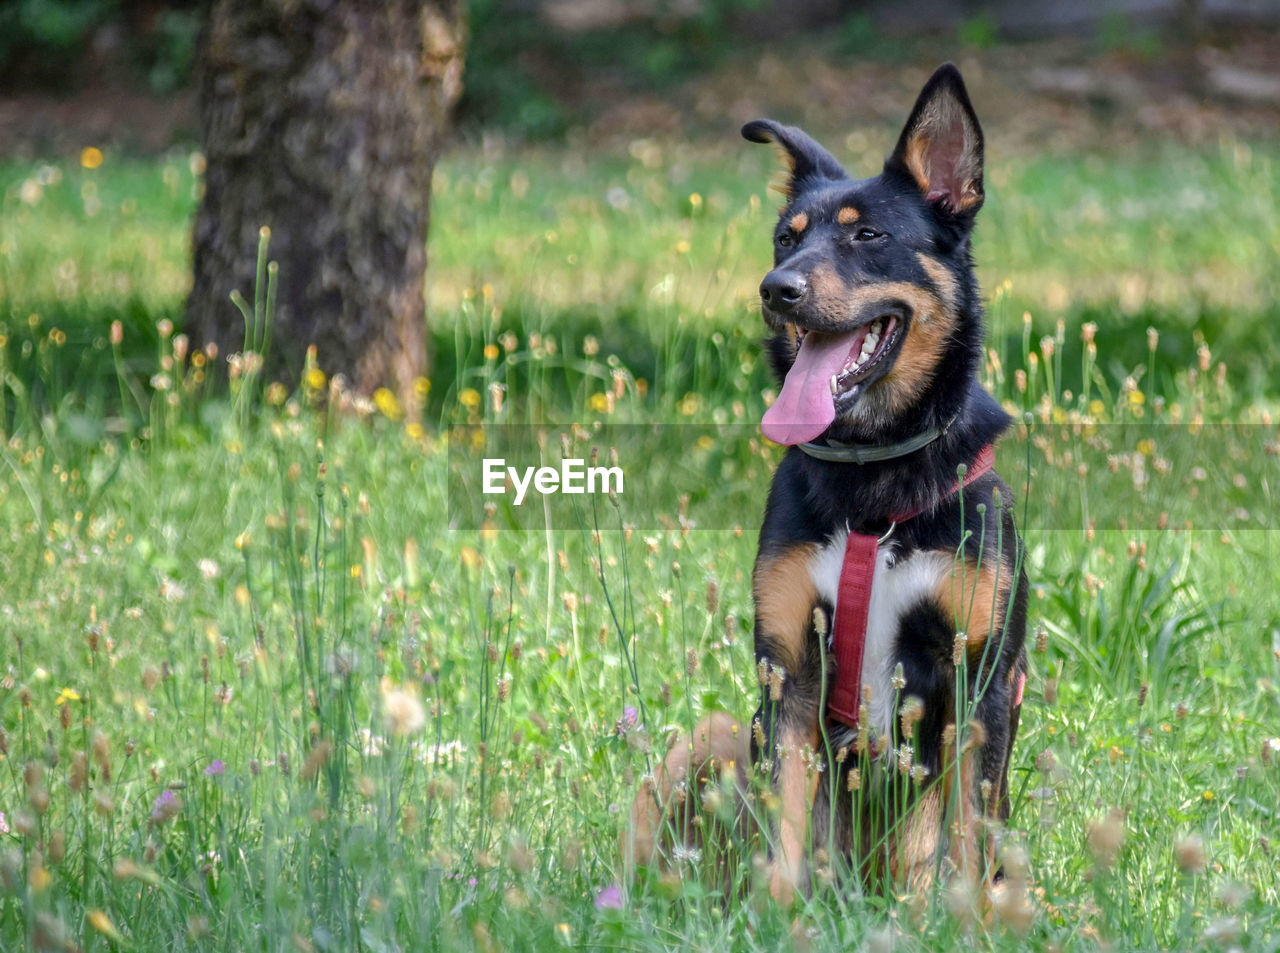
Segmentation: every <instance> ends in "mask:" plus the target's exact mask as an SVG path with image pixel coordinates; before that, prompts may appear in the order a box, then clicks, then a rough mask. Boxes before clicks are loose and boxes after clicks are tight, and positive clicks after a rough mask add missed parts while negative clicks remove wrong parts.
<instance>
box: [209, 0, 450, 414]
mask: <svg viewBox="0 0 1280 953" xmlns="http://www.w3.org/2000/svg"><path fill="white" fill-rule="evenodd" d="M464 32H465V30H464V26H463V19H462V9H461V0H212V2H211V4H210V7H209V12H208V15H207V19H206V21H205V24H204V29H203V33H202V36H201V44H200V46H201V50H200V59H199V65H198V70H199V74H198V79H199V89H200V114H201V124H202V127H203V134H204V155H205V162H206V168H205V179H204V189H205V191H204V196H203V199H202V201H201V204H200V209H199V212H198V213H197V216H196V222H195V229H194V235H193V239H192V252H193V270H194V282H193V286H192V290H191V297H190V299H189V300H188V305H187V320H188V328H189V330H190V333H191V336H192V338H193V340H195V341H202V342H210V341H211V342H214V343H216V344H217V345H218V348H219V349H220V352H221V353H222V354H223V355H229V354H231V353H235V352H239V351H242V350H243V349H244V346H245V344H244V342H245V321H244V319H243V318H242V317H241V315H240V312H239V310H238V309H237V308H236V307H235V306H234V305H233V304H232V302H231V300H230V295H231V292H232V291H233V290H235V291H239V292H240V293H241V294H242V295H243V296H244V297H245V298H246V299H248V300H249V301H252V300H253V292H254V276H255V267H256V257H257V248H258V238H259V231H260V229H261V227H263V226H266V227H268V228H269V229H270V230H271V231H270V252H269V255H270V258H271V259H272V260H274V261H276V262H278V264H279V273H278V291H277V300H276V309H275V313H274V319H273V324H272V333H271V340H272V343H271V358H272V359H271V363H270V365H269V366H268V369H267V370H268V373H269V374H271V375H272V376H273V377H275V378H277V379H284V380H290V381H292V380H296V379H297V374H298V372H299V371H300V369H301V367H302V363H303V358H304V355H305V352H306V349H307V347H308V346H309V345H311V344H314V345H315V346H316V349H317V357H318V363H319V366H320V368H321V369H322V370H324V371H325V372H326V373H328V374H330V375H332V374H336V373H341V374H343V375H345V376H346V378H347V380H348V382H349V384H350V385H351V386H353V387H354V389H356V390H357V391H359V392H362V393H369V392H371V391H372V390H373V389H374V388H377V387H381V386H386V387H389V388H391V389H392V390H393V391H395V392H398V393H399V394H400V396H401V397H402V398H404V397H407V396H408V395H409V394H410V393H411V392H412V388H413V382H414V379H415V378H417V377H419V376H421V375H424V374H425V373H426V368H427V354H426V342H427V335H426V317H425V305H424V296H423V287H424V285H423V283H424V275H425V270H426V241H427V224H428V214H429V202H430V196H431V173H432V169H433V167H434V164H435V160H436V157H437V155H438V154H439V152H440V148H441V143H442V140H443V137H444V134H445V131H446V128H447V120H448V115H449V111H450V108H451V107H452V105H453V103H454V102H455V100H456V99H457V97H458V94H459V93H460V92H461V88H462V62H463V47H464Z"/></svg>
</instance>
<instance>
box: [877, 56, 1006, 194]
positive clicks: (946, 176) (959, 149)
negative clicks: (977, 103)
mask: <svg viewBox="0 0 1280 953" xmlns="http://www.w3.org/2000/svg"><path fill="white" fill-rule="evenodd" d="M885 168H886V169H887V170H891V171H898V172H905V173H906V174H907V175H909V176H911V178H912V179H913V180H915V183H916V185H917V186H919V188H920V191H921V192H922V193H924V196H925V199H926V200H927V201H928V202H929V204H930V205H933V206H934V207H935V208H937V209H938V210H939V211H941V212H943V213H944V214H946V215H950V216H966V217H967V216H972V215H973V214H974V213H975V212H977V211H978V209H979V208H981V207H982V200H983V198H984V193H983V191H982V127H981V126H979V125H978V117H977V116H976V115H975V114H974V111H973V106H972V105H971V104H970V102H969V94H968V93H967V92H965V88H964V80H962V79H961V78H960V71H959V70H958V69H956V68H955V66H953V65H952V64H951V63H946V64H944V65H942V66H940V67H938V71H937V72H936V73H934V74H933V75H932V76H931V77H929V82H927V83H925V84H924V89H923V90H921V91H920V98H919V99H917V100H916V105H915V108H914V109H912V110H911V116H910V118H909V119H907V124H906V126H905V127H903V130H902V135H901V136H900V137H899V138H898V145H897V147H896V148H895V149H894V150H893V155H891V156H889V159H888V161H887V162H886V163H885Z"/></svg>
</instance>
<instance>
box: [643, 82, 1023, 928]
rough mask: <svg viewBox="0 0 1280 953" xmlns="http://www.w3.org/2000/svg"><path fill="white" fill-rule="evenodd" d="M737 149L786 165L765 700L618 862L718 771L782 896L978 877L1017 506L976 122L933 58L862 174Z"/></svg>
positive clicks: (761, 616)
mask: <svg viewBox="0 0 1280 953" xmlns="http://www.w3.org/2000/svg"><path fill="white" fill-rule="evenodd" d="M742 134H743V136H744V137H745V138H746V139H748V140H750V141H751V142H757V143H772V144H774V145H775V146H777V147H778V148H779V149H780V151H781V153H782V157H783V158H784V159H785V161H786V171H785V173H784V174H785V183H784V185H783V189H782V190H783V192H784V194H785V197H786V204H785V205H784V206H783V207H782V209H781V211H780V215H779V218H778V223H777V226H776V228H775V229H774V233H773V255H774V267H773V269H772V270H771V271H770V272H769V273H768V274H767V275H766V276H765V278H764V280H763V281H762V282H761V284H760V301H761V310H762V313H763V316H764V322H765V324H766V326H767V328H768V330H769V331H770V332H771V335H770V337H769V339H768V344H767V347H768V353H769V356H770V358H771V361H772V364H773V366H774V369H775V370H776V372H777V375H778V377H779V379H780V382H781V389H780V392H779V394H778V397H777V399H776V400H775V401H774V402H773V404H772V405H771V406H770V407H769V409H768V411H767V412H766V413H765V415H764V419H763V422H762V429H763V431H764V434H765V436H767V437H768V438H769V439H770V440H772V441H773V442H775V443H778V444H782V445H785V446H786V447H787V448H788V449H787V451H786V453H785V455H784V457H783V458H782V460H781V462H780V464H779V465H778V468H777V471H776V473H775V475H774V478H773V483H772V486H771V488H770V491H769V496H768V502H767V504H766V507H765V515H764V521H763V525H762V528H761V530H760V541H759V549H758V554H757V557H756V563H755V569H754V575H753V595H754V602H755V632H754V640H755V657H756V663H757V675H758V678H759V681H760V685H761V701H760V705H759V707H758V709H757V711H756V713H755V716H754V717H753V719H752V721H751V723H750V725H749V726H744V725H740V724H739V723H738V722H736V721H734V720H733V719H732V718H730V717H729V716H728V715H725V714H715V715H712V716H711V717H709V718H708V719H706V720H705V721H703V722H702V723H701V724H700V725H698V726H697V727H696V728H695V730H694V732H693V734H692V736H690V737H688V738H683V739H681V740H680V741H679V742H677V743H676V744H675V745H674V746H673V747H672V749H671V750H670V752H669V753H668V754H667V756H666V760H665V761H663V762H662V763H661V764H660V765H659V766H658V768H657V769H656V770H655V772H654V773H653V775H652V776H650V777H649V778H647V779H646V782H645V783H644V784H643V785H642V788H641V790H640V792H639V794H638V795H637V797H636V800H635V803H634V804H633V807H632V811H631V817H630V824H629V826H628V829H627V831H626V832H624V835H623V845H622V846H623V849H624V851H625V852H626V860H627V862H628V863H629V864H647V863H651V862H652V861H654V860H655V859H659V858H660V855H661V854H662V853H663V848H664V846H671V845H673V844H675V843H677V842H680V841H688V840H690V839H696V837H697V836H698V833H699V832H698V826H697V824H696V822H695V823H690V822H689V817H688V814H687V812H686V813H685V815H684V816H683V818H681V817H680V816H678V815H679V813H680V812H679V811H678V810H677V805H678V804H679V803H687V800H688V799H687V798H686V797H685V793H686V792H687V791H688V789H689V788H690V786H693V787H694V788H696V787H697V786H698V785H699V784H704V783H707V782H713V781H718V782H721V783H722V785H723V784H724V783H727V784H728V785H729V786H730V787H731V788H732V790H733V791H735V792H737V796H739V797H740V798H741V799H742V805H743V806H742V809H741V810H740V811H739V813H738V816H737V821H736V824H737V826H738V827H739V828H740V832H742V833H746V832H747V830H748V829H749V828H750V827H751V826H752V822H753V821H754V822H756V826H757V827H758V828H760V829H762V830H763V833H764V834H765V837H764V842H765V844H766V847H765V856H766V857H767V867H766V868H765V869H766V870H767V871H768V882H769V886H770V891H771V893H772V894H773V896H774V897H775V898H776V899H777V900H779V901H781V902H783V903H789V902H791V901H792V900H793V899H794V898H795V897H797V896H798V895H802V894H808V893H810V892H811V891H812V885H813V882H814V876H815V873H818V874H820V876H821V878H822V879H824V880H825V879H827V878H828V877H830V878H834V877H838V876H840V875H841V874H843V875H845V876H854V877H858V878H860V879H861V880H862V882H863V884H864V885H865V886H867V887H869V888H873V889H874V888H877V887H878V888H881V889H890V890H894V891H900V890H902V889H907V890H911V889H920V888H923V887H925V886H927V885H929V884H932V883H938V882H941V881H942V880H946V881H947V882H953V881H954V879H955V878H961V879H962V882H963V883H965V884H967V885H970V886H971V887H972V888H974V889H975V890H976V889H977V888H979V887H980V886H981V885H982V884H983V882H984V881H985V882H986V883H987V885H988V886H990V885H991V884H992V883H993V882H994V881H995V880H996V879H997V878H998V877H999V872H998V867H997V862H996V858H995V844H994V841H995V832H996V831H998V829H999V827H1000V825H1001V823H1002V822H1003V821H1005V820H1006V819H1007V818H1008V814H1009V782H1008V773H1009V761H1010V756H1011V750H1012V745H1013V740H1014V735H1015V734H1016V732H1017V728H1018V717H1019V712H1020V709H1021V703H1022V689H1023V685H1024V683H1025V679H1026V666H1027V661H1026V651H1025V647H1024V641H1025V630H1026V603H1027V579H1026V575H1025V572H1024V571H1023V566H1022V555H1023V552H1022V545H1021V541H1020V539H1019V537H1018V534H1017V531H1016V529H1015V525H1014V520H1013V515H1012V503H1013V494H1012V492H1011V491H1010V488H1009V487H1008V485H1006V484H1005V482H1004V481H1003V480H1002V479H1001V478H1000V477H999V476H998V475H997V474H996V473H995V472H994V471H993V470H992V469H991V459H992V451H991V447H992V445H993V443H994V441H995V440H996V438H997V437H998V436H999V435H1000V434H1001V433H1002V432H1003V431H1004V430H1005V429H1006V428H1007V427H1008V426H1009V424H1010V422H1011V421H1010V418H1009V416H1008V415H1007V414H1006V413H1005V412H1004V411H1003V410H1002V409H1001V407H1000V405H999V404H998V403H997V402H996V400H995V399H994V398H993V397H992V396H991V395H989V394H988V393H987V392H986V391H985V390H983V389H982V387H981V386H980V385H979V383H978V381H977V370H978V364H979V360H980V358H981V356H982V353H983V352H982V342H983V327H982V304H981V299H980V293H979V289H978V284H977V280H976V278H975V276H974V272H973V262H972V256H971V250H970V237H971V235H972V232H973V228H974V222H975V217H976V215H977V213H978V211H979V209H980V208H981V207H982V203H983V199H984V191H983V135H982V129H981V127H980V125H979V123H978V119H977V116H976V114H975V113H974V110H973V106H972V104H971V103H970V100H969V96H968V93H967V91H966V89H965V85H964V82H963V79H962V78H961V75H960V72H959V70H957V69H956V67H955V66H953V65H951V64H946V65H944V66H942V67H940V68H939V69H938V70H937V72H935V73H934V74H933V76H932V77H931V78H930V79H929V80H928V82H927V83H926V84H925V86H924V88H923V89H922V91H921V93H920V95H919V98H918V100H917V101H916V103H915V106H914V108H913V109H912V110H911V113H910V115H909V118H908V119H907V121H906V125H905V126H904V128H903V130H902V132H901V134H900V136H899V138H898V141H897V145H896V147H895V148H894V150H893V152H892V154H891V155H890V156H889V157H888V159H887V160H886V161H885V164H884V167H883V169H882V170H881V171H880V173H879V174H878V175H876V176H875V177H873V178H868V179H860V180H859V179H852V178H850V177H849V176H848V174H847V173H846V172H845V171H844V169H843V168H842V167H841V165H840V164H839V163H838V162H837V161H836V159H835V158H833V156H832V155H831V154H830V153H829V152H828V151H827V150H826V149H824V148H823V147H822V146H820V145H819V144H818V143H817V142H815V141H814V140H813V139H812V138H810V137H809V136H808V135H806V134H805V133H804V132H802V131H801V130H799V129H796V128H794V127H789V126H784V125H780V124H778V123H776V122H773V121H771V120H756V121H754V122H750V123H747V124H746V125H745V126H744V127H743V129H742ZM749 763H753V764H754V765H755V766H756V768H757V770H758V776H759V777H760V778H762V779H763V785H762V786H763V791H762V792H760V796H759V797H753V796H752V795H751V793H750V792H749V790H748V789H749V787H750V782H749V778H748V776H747V773H746V770H745V769H746V767H747V765H748V764H749ZM753 805H754V806H753Z"/></svg>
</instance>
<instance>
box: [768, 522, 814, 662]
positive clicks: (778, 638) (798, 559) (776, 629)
mask: <svg viewBox="0 0 1280 953" xmlns="http://www.w3.org/2000/svg"><path fill="white" fill-rule="evenodd" d="M816 549H817V547H815V546H814V545H812V544H810V543H805V544H803V545H800V546H793V547H792V548H791V549H788V550H785V551H784V552H781V553H778V554H776V555H769V556H765V555H763V554H762V555H761V556H760V558H759V559H757V560H756V568H755V574H754V576H753V578H752V588H753V590H754V594H755V605H756V625H757V626H758V627H759V630H760V631H761V632H763V633H765V635H766V636H767V637H768V639H769V642H770V643H771V644H770V650H771V652H772V653H773V654H772V656H771V658H770V661H772V662H775V663H776V664H778V665H781V666H782V667H783V668H784V669H785V670H786V671H787V672H795V670H796V668H797V666H799V664H800V659H801V657H802V655H803V652H804V639H805V633H806V632H807V631H808V628H809V625H810V622H811V620H812V619H813V607H814V605H816V604H817V599H818V596H817V590H816V589H815V588H814V585H813V577H812V575H811V574H810V572H809V563H810V562H811V561H812V559H813V557H814V553H815V552H816Z"/></svg>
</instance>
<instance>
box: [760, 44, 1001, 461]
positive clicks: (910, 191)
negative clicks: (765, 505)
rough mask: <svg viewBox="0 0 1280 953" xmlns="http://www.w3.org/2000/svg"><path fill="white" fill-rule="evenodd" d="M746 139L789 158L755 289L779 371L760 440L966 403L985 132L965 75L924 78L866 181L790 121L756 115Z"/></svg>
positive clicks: (891, 427) (871, 435)
mask: <svg viewBox="0 0 1280 953" xmlns="http://www.w3.org/2000/svg"><path fill="white" fill-rule="evenodd" d="M742 135H743V136H744V137H745V138H747V139H749V140H751V141H752V142H772V143H775V144H776V145H777V146H779V147H780V148H781V150H782V153H783V157H784V159H785V160H786V163H787V167H788V172H787V180H786V184H785V186H784V193H785V195H786V198H787V204H786V205H785V206H784V207H783V208H782V212H781V215H780V217H779V219H778V226H777V228H776V230H775V231H774V238H773V241H774V268H773V270H772V271H770V272H769V273H768V274H767V275H766V276H765V278H764V281H763V282H761V284H760V301H761V305H762V308H763V312H764V319H765V323H766V324H767V325H768V326H769V327H770V329H772V330H773V331H774V332H775V333H774V336H773V339H772V342H771V348H772V352H773V357H774V362H775V365H776V366H777V369H778V372H779V375H780V376H781V377H782V378H783V381H782V391H781V393H780V395H779V396H778V399H777V400H776V401H775V402H774V404H773V406H772V407H770V408H769V410H768V412H767V413H766V414H765V416H764V423H763V429H764V432H765V435H766V436H767V437H769V438H770V439H771V440H773V441H775V442H777V443H782V444H797V443H803V442H805V441H809V440H814V439H815V438H817V437H819V436H821V435H822V434H824V433H828V432H829V433H830V435H831V436H833V437H837V438H841V439H850V438H852V439H862V440H868V439H869V440H874V439H876V437H877V436H884V435H885V434H887V433H889V432H892V431H895V430H900V429H901V425H902V421H903V420H904V418H906V417H911V418H915V417H917V416H919V415H920V414H921V412H922V411H923V410H925V409H926V408H925V407H924V405H925V404H926V403H929V402H930V401H932V402H933V403H934V404H938V403H939V402H945V401H948V400H959V399H962V395H963V393H965V391H966V389H967V387H968V381H969V378H970V377H971V376H972V373H973V368H974V365H975V362H976V360H977V356H978V354H979V353H980V350H979V349H980V344H981V326H980V321H981V317H980V310H981V309H980V307H979V306H978V298H977V287H976V282H975V281H974V278H973V274H972V263H971V261H970V256H969V236H970V233H971V232H972V229H973V221H974V216H975V214H976V213H977V211H978V209H979V208H980V207H981V206H982V201H983V188H982V130H981V128H980V127H979V125H978V119H977V116H975V115H974V112H973V107H972V106H971V105H970V103H969V96H968V94H967V93H966V92H965V88H964V82H963V80H961V78H960V72H959V70H957V69H956V68H955V67H954V66H952V65H950V64H947V65H945V66H943V67H941V68H940V69H939V70H938V71H937V72H936V73H934V74H933V76H932V77H931V78H930V79H929V81H928V83H926V84H925V87H924V89H923V90H922V91H921V93H920V97H919V99H918V100H917V101H916V105H915V108H914V109H913V110H912V111H911V115H910V118H908V120H907V123H906V126H905V127H904V128H903V130H902V134H901V136H900V137H899V138H898V144H897V147H896V148H895V149H894V151H893V154H892V155H890V156H889V158H888V159H887V160H886V162H885V164H884V169H883V171H882V172H881V173H880V174H879V175H877V176H875V177H874V178H870V179H861V180H854V179H851V178H850V177H849V176H848V174H846V173H845V171H844V169H842V168H841V166H840V163H838V162H837V161H836V160H835V159H834V158H833V157H832V156H831V154H830V153H829V152H827V150H826V149H824V148H823V147H822V146H820V145H818V143H817V142H815V141H814V140H813V139H811V138H810V137H809V136H807V135H806V134H805V133H803V132H801V131H800V130H799V129H796V128H794V127H791V126H783V125H779V124H778V123H775V122H772V121H771V120H763V119H762V120H756V121H754V122H749V123H747V124H746V125H745V126H743V127H742ZM957 383H958V384H959V385H960V386H959V388H958V389H957V388H956V387H955V386H951V385H955V384H957ZM933 409H934V410H935V411H938V412H943V411H945V408H941V407H934V408H933ZM951 412H952V413H954V410H952V411H951Z"/></svg>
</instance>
